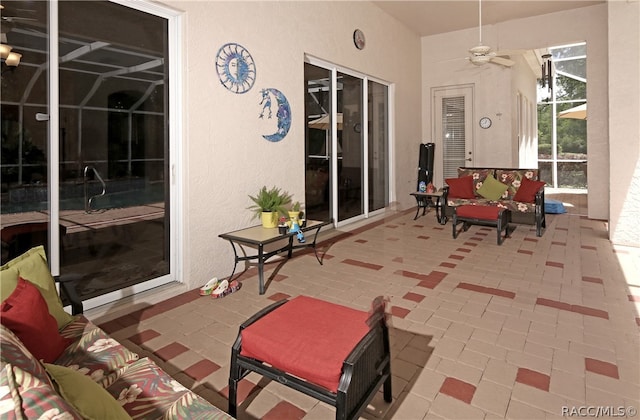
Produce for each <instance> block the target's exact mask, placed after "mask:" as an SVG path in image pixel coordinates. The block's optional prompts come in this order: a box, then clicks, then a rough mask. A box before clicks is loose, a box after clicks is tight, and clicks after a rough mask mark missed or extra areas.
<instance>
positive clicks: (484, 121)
mask: <svg viewBox="0 0 640 420" xmlns="http://www.w3.org/2000/svg"><path fill="white" fill-rule="evenodd" d="M480 127H482V128H489V127H491V118H489V117H482V118H480Z"/></svg>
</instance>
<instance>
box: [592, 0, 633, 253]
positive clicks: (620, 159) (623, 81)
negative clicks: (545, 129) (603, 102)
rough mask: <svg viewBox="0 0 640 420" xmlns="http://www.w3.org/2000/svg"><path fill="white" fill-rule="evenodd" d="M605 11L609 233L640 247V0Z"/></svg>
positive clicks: (616, 4) (616, 239)
mask: <svg viewBox="0 0 640 420" xmlns="http://www.w3.org/2000/svg"><path fill="white" fill-rule="evenodd" d="M608 14H609V34H608V35H609V45H608V47H609V48H608V51H609V54H608V58H609V86H608V88H609V110H608V111H609V112H608V116H609V159H610V161H611V167H610V172H609V177H608V181H609V187H610V197H609V200H610V204H609V208H610V214H611V218H610V238H611V240H612V241H613V242H614V243H617V244H624V245H632V246H640V117H639V115H640V2H638V1H637V0H634V1H627V2H623V1H610V2H609V3H608ZM590 115H591V114H590Z"/></svg>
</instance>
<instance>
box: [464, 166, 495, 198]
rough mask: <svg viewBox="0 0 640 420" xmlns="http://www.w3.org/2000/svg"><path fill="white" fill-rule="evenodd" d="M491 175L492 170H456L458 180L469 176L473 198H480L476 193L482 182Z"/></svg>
mask: <svg viewBox="0 0 640 420" xmlns="http://www.w3.org/2000/svg"><path fill="white" fill-rule="evenodd" d="M491 174H493V169H476V168H458V178H460V177H463V176H470V177H471V178H473V191H474V195H475V197H480V194H478V192H477V191H478V188H480V187H481V186H482V183H483V182H484V180H485V179H486V178H487V177H488V176H489V175H491ZM470 198H474V197H470Z"/></svg>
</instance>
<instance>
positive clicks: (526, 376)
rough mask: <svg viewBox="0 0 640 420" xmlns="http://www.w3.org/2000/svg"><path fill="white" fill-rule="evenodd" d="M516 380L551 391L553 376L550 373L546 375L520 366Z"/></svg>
mask: <svg viewBox="0 0 640 420" xmlns="http://www.w3.org/2000/svg"><path fill="white" fill-rule="evenodd" d="M516 382H519V383H521V384H524V385H529V386H532V387H534V388H538V389H541V390H543V391H549V384H550V383H551V377H550V376H549V375H545V374H544V373H540V372H536V371H535V370H531V369H527V368H518V374H517V375H516Z"/></svg>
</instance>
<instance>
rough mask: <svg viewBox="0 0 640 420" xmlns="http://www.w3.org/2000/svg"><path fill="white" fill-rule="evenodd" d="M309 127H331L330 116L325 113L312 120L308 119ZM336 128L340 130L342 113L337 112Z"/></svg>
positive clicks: (319, 128) (320, 128)
mask: <svg viewBox="0 0 640 420" xmlns="http://www.w3.org/2000/svg"><path fill="white" fill-rule="evenodd" d="M309 128H316V129H318V130H329V129H330V128H331V118H330V117H329V115H328V114H327V115H323V116H322V117H320V118H318V119H315V120H313V121H309ZM338 130H342V113H339V114H338Z"/></svg>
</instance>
